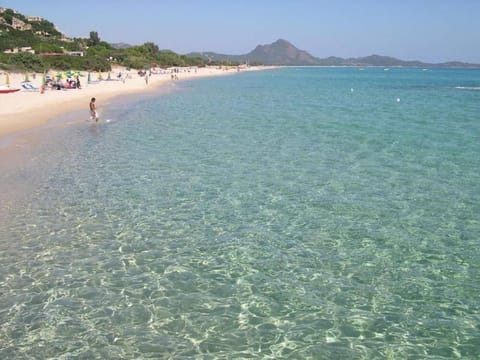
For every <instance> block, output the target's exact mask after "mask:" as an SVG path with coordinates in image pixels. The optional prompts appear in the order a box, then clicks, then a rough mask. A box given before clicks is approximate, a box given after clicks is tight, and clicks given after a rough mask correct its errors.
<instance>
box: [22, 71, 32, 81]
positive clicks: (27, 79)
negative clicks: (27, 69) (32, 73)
mask: <svg viewBox="0 0 480 360" xmlns="http://www.w3.org/2000/svg"><path fill="white" fill-rule="evenodd" d="M23 81H25V82H29V81H30V79H29V78H28V73H25V79H24V80H23Z"/></svg>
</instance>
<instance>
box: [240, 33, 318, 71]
mask: <svg viewBox="0 0 480 360" xmlns="http://www.w3.org/2000/svg"><path fill="white" fill-rule="evenodd" d="M246 57H247V59H248V60H249V61H250V62H254V63H265V64H269V65H317V64H318V59H317V58H316V57H314V56H312V55H310V54H309V53H308V52H306V51H303V50H299V49H297V48H296V47H295V46H293V45H292V44H291V43H289V42H288V41H286V40H283V39H279V40H277V41H275V42H274V43H272V44H270V45H258V46H257V47H256V48H255V49H254V50H253V51H251V52H250V53H248V54H247V55H246Z"/></svg>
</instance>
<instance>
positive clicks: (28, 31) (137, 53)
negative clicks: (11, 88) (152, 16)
mask: <svg viewBox="0 0 480 360" xmlns="http://www.w3.org/2000/svg"><path fill="white" fill-rule="evenodd" d="M27 47H28V48H31V50H29V51H30V52H34V54H32V53H30V52H22V49H21V48H27ZM5 50H7V51H10V52H15V53H9V54H5V53H4V51H5ZM23 50H24V51H26V50H28V49H23ZM71 52H76V55H79V54H81V55H83V56H70V55H71ZM46 53H47V54H46ZM48 53H49V54H48ZM52 53H53V54H54V55H55V56H53V54H52ZM69 53H70V55H69ZM47 55H49V56H47ZM207 63H210V61H208V60H205V59H201V58H192V57H187V56H185V55H179V54H176V53H175V52H173V51H169V50H160V49H159V48H158V46H157V45H156V44H154V43H152V42H146V43H145V44H143V45H138V46H130V45H127V44H123V43H120V44H109V43H107V42H105V41H101V39H100V36H99V35H98V33H97V32H95V31H91V32H90V36H89V37H88V38H74V39H70V38H68V37H67V36H65V35H64V34H62V33H61V32H60V31H58V30H57V28H56V27H55V25H54V24H53V23H52V22H50V21H48V20H46V19H41V18H38V17H31V16H26V15H23V14H20V13H18V12H16V11H15V10H13V9H2V8H0V69H7V70H21V71H25V70H28V71H39V72H41V71H44V70H47V69H59V70H67V69H77V70H92V71H108V70H110V69H111V65H112V64H119V65H124V66H127V67H131V68H136V69H145V68H149V67H150V66H152V65H159V66H164V67H169V66H203V65H205V64H207ZM214 64H222V62H214Z"/></svg>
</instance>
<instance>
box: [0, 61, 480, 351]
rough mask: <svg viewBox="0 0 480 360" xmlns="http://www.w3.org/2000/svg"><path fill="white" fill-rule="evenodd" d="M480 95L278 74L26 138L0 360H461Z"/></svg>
mask: <svg viewBox="0 0 480 360" xmlns="http://www.w3.org/2000/svg"><path fill="white" fill-rule="evenodd" d="M479 86H480V71H474V70H468V71H467V70H429V71H422V70H421V69H390V71H384V70H383V69H366V70H364V71H359V70H358V69H325V68H313V69H308V68H298V69H278V70H273V71H264V72H255V73H241V74H238V75H235V76H230V77H222V78H212V79H205V80H198V81H193V82H178V83H176V86H175V88H176V90H175V91H173V92H169V93H167V94H163V95H161V96H160V95H159V96H152V97H146V98H140V99H137V101H135V102H133V103H132V102H130V103H126V104H122V103H121V102H117V104H116V105H114V106H111V107H110V108H108V109H103V110H102V111H103V114H102V115H103V117H104V119H106V118H108V119H111V121H110V122H109V123H105V122H103V123H101V124H99V125H94V124H91V123H86V122H85V121H83V118H82V117H85V114H83V113H77V114H73V115H71V116H70V118H71V119H72V117H73V120H74V121H72V122H71V124H70V125H68V126H56V127H51V129H48V130H43V135H42V133H41V131H42V130H40V133H39V134H40V135H42V138H43V139H44V140H43V141H41V142H40V144H37V145H36V146H35V148H33V149H30V150H28V151H30V155H29V160H28V162H27V163H26V164H23V165H22V164H18V166H16V167H14V168H13V169H10V170H9V171H5V172H4V173H3V174H2V175H0V177H1V178H0V181H1V182H0V186H2V187H3V188H4V189H5V191H2V192H4V196H3V197H2V200H0V203H1V207H2V210H0V221H1V229H0V325H1V326H0V358H2V359H30V358H38V359H47V358H55V359H94V358H97V359H133V358H135V359H142V358H155V359H158V358H174V359H182V358H183V359H188V358H205V359H216V358H251V359H256V358H258V359H260V358H270V359H280V358H290V359H300V358H311V359H451V358H460V357H462V358H467V359H475V358H477V356H479V354H480V252H479V246H480V91H478V87H479ZM99 105H100V107H101V99H99ZM25 147H28V146H27V145H25ZM7 189H8V190H7ZM7 195H8V196H7Z"/></svg>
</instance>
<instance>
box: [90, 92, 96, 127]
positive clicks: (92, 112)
mask: <svg viewBox="0 0 480 360" xmlns="http://www.w3.org/2000/svg"><path fill="white" fill-rule="evenodd" d="M90 119H92V120H94V119H95V121H96V122H97V121H98V114H97V107H96V105H95V98H94V97H93V98H92V100H90Z"/></svg>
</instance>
